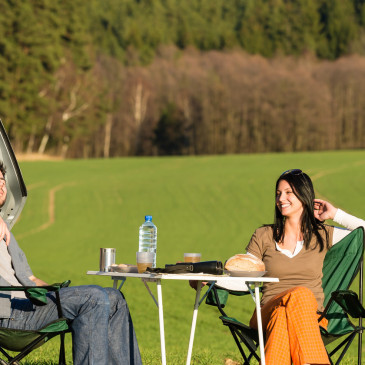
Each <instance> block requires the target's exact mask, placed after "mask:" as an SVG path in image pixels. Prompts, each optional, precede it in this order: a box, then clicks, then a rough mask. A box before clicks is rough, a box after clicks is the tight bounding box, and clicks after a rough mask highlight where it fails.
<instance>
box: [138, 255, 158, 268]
mask: <svg viewBox="0 0 365 365" xmlns="http://www.w3.org/2000/svg"><path fill="white" fill-rule="evenodd" d="M155 256H156V254H155V253H154V252H137V257H136V258H137V270H138V272H139V273H143V272H145V271H146V270H147V268H148V267H149V268H151V267H152V264H153V261H154V260H155Z"/></svg>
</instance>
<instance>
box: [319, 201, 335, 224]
mask: <svg viewBox="0 0 365 365" xmlns="http://www.w3.org/2000/svg"><path fill="white" fill-rule="evenodd" d="M336 212H337V208H335V207H334V206H333V205H332V204H331V203H329V202H327V201H325V200H321V199H314V217H315V218H317V219H319V220H320V221H325V220H326V219H333V218H334V217H335V215H336Z"/></svg>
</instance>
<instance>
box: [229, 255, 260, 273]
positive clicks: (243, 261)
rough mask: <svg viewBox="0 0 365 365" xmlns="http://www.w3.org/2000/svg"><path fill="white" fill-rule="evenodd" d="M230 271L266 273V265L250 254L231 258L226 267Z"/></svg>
mask: <svg viewBox="0 0 365 365" xmlns="http://www.w3.org/2000/svg"><path fill="white" fill-rule="evenodd" d="M224 268H225V269H226V270H228V271H231V272H234V271H265V264H264V263H263V262H262V261H261V260H260V259H258V258H257V257H255V256H253V255H249V254H237V255H234V256H232V257H230V258H229V259H228V260H227V261H226V264H225V266H224Z"/></svg>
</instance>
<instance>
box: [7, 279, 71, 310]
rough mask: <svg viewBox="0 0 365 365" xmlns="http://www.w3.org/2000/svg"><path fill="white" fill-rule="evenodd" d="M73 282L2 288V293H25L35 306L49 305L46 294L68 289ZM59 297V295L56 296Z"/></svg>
mask: <svg viewBox="0 0 365 365" xmlns="http://www.w3.org/2000/svg"><path fill="white" fill-rule="evenodd" d="M70 283H71V281H70V280H66V281H64V282H63V283H55V284H52V285H45V286H1V287H0V291H23V292H25V295H26V297H27V298H28V299H29V300H30V301H31V302H32V303H33V304H35V305H44V304H47V297H46V294H47V293H48V292H50V291H53V292H56V293H57V294H58V291H59V290H60V289H61V288H65V287H68V286H69V285H70ZM56 297H58V295H56Z"/></svg>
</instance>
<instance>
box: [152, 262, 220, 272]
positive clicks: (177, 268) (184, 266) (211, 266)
mask: <svg viewBox="0 0 365 365" xmlns="http://www.w3.org/2000/svg"><path fill="white" fill-rule="evenodd" d="M147 271H148V272H151V273H165V274H189V273H190V274H191V273H203V274H211V275H222V274H223V264H222V262H221V261H202V262H195V263H191V262H179V263H177V264H174V265H165V268H150V269H148V270H147Z"/></svg>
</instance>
